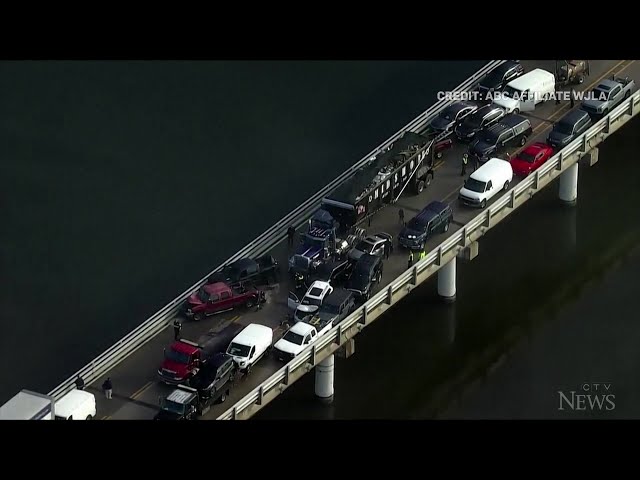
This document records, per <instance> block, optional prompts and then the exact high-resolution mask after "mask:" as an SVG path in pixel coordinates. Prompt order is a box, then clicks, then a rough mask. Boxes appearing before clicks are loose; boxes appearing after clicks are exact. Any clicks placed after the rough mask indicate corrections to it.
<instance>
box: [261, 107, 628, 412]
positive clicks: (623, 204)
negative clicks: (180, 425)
mask: <svg viewBox="0 0 640 480" xmlns="http://www.w3.org/2000/svg"><path fill="white" fill-rule="evenodd" d="M639 128H640V123H638V120H637V119H636V120H634V121H633V122H632V123H630V124H628V125H627V126H625V127H624V128H623V130H621V131H620V132H618V133H616V135H615V136H614V137H612V138H613V139H612V140H609V141H608V142H607V143H605V144H604V145H603V147H602V148H601V150H600V159H601V160H600V162H599V163H598V164H597V165H596V166H594V167H593V168H591V169H589V168H582V167H581V169H580V173H579V187H578V196H579V198H578V204H577V206H576V207H575V208H573V209H572V208H563V207H561V206H560V205H559V202H558V200H557V182H556V184H555V185H552V186H550V187H548V188H547V189H546V190H545V191H544V192H543V193H541V194H539V195H537V196H536V197H534V198H533V199H532V200H531V201H530V202H529V203H528V204H527V205H526V206H525V207H523V210H522V211H519V212H518V214H517V215H514V216H512V217H511V218H510V219H509V220H508V221H506V222H504V223H503V224H500V225H498V226H497V227H496V228H495V229H493V230H491V231H490V232H489V233H488V234H487V235H486V236H485V237H484V238H483V239H482V240H481V241H480V253H479V256H478V257H477V258H476V259H475V260H474V261H473V262H472V263H468V264H464V263H461V262H458V264H457V273H458V283H457V288H458V291H457V302H456V303H455V304H454V305H453V306H445V305H442V304H441V303H440V302H439V301H438V299H437V296H436V282H435V278H434V279H432V280H431V281H430V282H428V283H427V284H426V285H425V286H424V287H422V288H421V289H420V290H419V291H414V292H413V293H412V295H411V296H410V297H409V298H408V299H407V300H405V301H403V302H402V303H401V304H400V305H398V306H396V307H394V309H393V310H392V311H391V312H390V313H389V314H387V315H386V317H382V318H380V319H378V320H377V321H376V323H374V324H373V325H371V326H370V327H368V328H367V330H366V334H365V335H360V336H358V337H356V349H355V350H356V353H355V355H354V356H353V357H351V358H350V359H349V360H346V361H345V360H342V361H341V360H340V359H338V360H337V362H336V371H335V384H334V385H335V397H334V402H333V404H332V405H330V406H324V405H320V404H319V403H318V402H317V401H316V400H315V398H314V394H313V390H314V376H313V375H307V376H305V377H304V378H303V379H301V380H300V381H298V382H297V383H296V384H295V385H294V386H293V387H291V388H290V389H289V390H288V391H287V392H285V394H284V395H283V398H282V400H280V401H276V402H274V403H272V404H270V405H269V406H268V407H266V409H265V410H264V411H263V412H262V413H260V414H259V415H258V416H257V417H256V418H261V419H279V418H316V419H327V418H332V419H349V418H395V419H412V418H413V419H415V418H640V377H639V376H638V371H639V368H640V349H639V348H638V345H640V322H639V321H638V314H637V312H638V307H637V299H638V297H639V296H640V282H639V281H638V273H640V248H639V247H640V216H639V215H638V214H637V212H636V210H637V205H638V204H639V203H640V163H639V162H638V158H637V152H638V151H639V150H640V139H639V137H638V131H639V130H638V129H639ZM585 383H587V384H590V385H593V384H594V383H608V384H610V392H611V393H612V394H614V395H615V397H614V399H612V401H613V403H614V404H615V408H614V409H613V410H610V411H606V410H603V411H600V410H599V409H598V408H597V407H596V409H595V411H591V410H588V411H568V409H569V407H568V405H567V403H566V402H565V403H564V410H563V411H559V406H560V404H559V398H560V397H559V394H558V392H559V391H562V392H563V393H564V394H565V396H568V397H570V391H576V392H577V393H583V392H581V390H580V389H581V387H582V385H583V384H585ZM585 388H595V387H585ZM600 388H601V389H602V388H604V387H603V386H601V387H600ZM575 405H576V406H579V405H578V404H575ZM605 406H609V407H611V404H609V403H607V404H605Z"/></svg>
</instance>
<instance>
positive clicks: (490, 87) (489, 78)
mask: <svg viewBox="0 0 640 480" xmlns="http://www.w3.org/2000/svg"><path fill="white" fill-rule="evenodd" d="M523 73H524V67H523V66H522V65H521V64H520V63H519V62H517V61H515V60H508V61H506V62H504V63H503V64H502V65H500V66H498V67H496V68H494V69H493V70H491V72H489V73H488V74H487V75H486V76H485V77H484V78H483V79H482V80H481V81H480V84H479V85H478V90H479V93H480V99H481V100H486V99H487V94H493V93H494V92H499V91H501V90H503V89H504V87H505V86H506V85H507V83H509V82H510V81H511V80H514V79H516V78H518V77H519V76H520V75H522V74H523Z"/></svg>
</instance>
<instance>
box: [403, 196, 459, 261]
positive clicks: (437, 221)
mask: <svg viewBox="0 0 640 480" xmlns="http://www.w3.org/2000/svg"><path fill="white" fill-rule="evenodd" d="M452 218H453V212H452V211H451V207H450V206H449V205H447V204H446V203H442V202H438V201H434V202H431V203H430V204H429V205H427V206H426V207H425V208H423V209H422V211H421V212H420V213H419V214H418V215H416V216H415V217H413V218H412V219H411V220H409V223H408V224H407V226H406V227H404V228H403V229H402V231H401V232H400V235H399V236H398V242H399V243H400V245H401V246H402V247H405V248H408V249H410V250H423V249H424V245H425V243H427V240H429V238H431V236H432V235H435V234H436V233H440V232H446V231H447V230H449V223H451V220H452Z"/></svg>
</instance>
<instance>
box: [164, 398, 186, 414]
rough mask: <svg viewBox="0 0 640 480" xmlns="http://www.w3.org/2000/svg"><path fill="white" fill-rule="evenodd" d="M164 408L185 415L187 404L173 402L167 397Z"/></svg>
mask: <svg viewBox="0 0 640 480" xmlns="http://www.w3.org/2000/svg"><path fill="white" fill-rule="evenodd" d="M162 409H163V410H166V411H168V412H173V413H177V414H178V415H184V412H185V405H184V404H182V403H176V402H172V401H171V400H167V399H166V398H165V399H164V400H163V401H162Z"/></svg>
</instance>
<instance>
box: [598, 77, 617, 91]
mask: <svg viewBox="0 0 640 480" xmlns="http://www.w3.org/2000/svg"><path fill="white" fill-rule="evenodd" d="M616 85H618V82H616V81H613V80H609V79H608V78H607V79H605V80H601V81H600V83H599V84H598V88H602V90H611V89H612V88H613V87H615V86H616Z"/></svg>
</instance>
